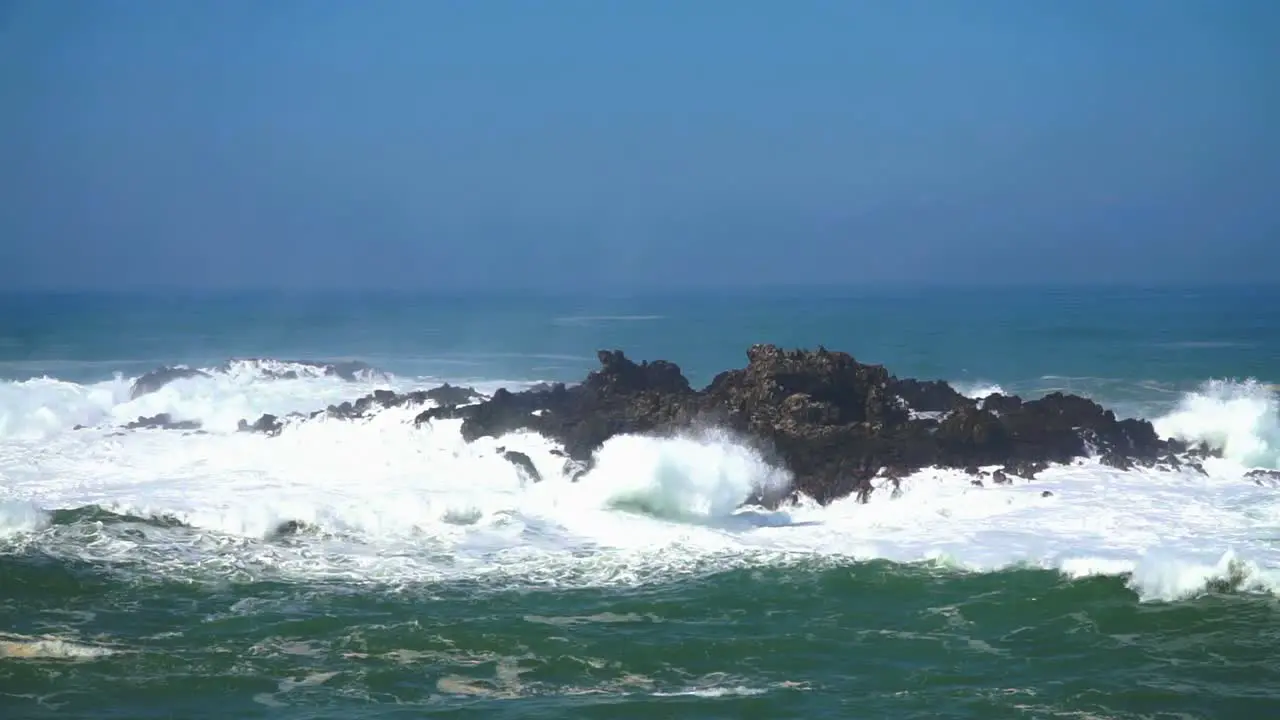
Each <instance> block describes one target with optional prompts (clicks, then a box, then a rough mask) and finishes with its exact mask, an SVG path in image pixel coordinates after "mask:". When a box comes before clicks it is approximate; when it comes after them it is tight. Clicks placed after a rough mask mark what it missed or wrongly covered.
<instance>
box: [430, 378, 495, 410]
mask: <svg viewBox="0 0 1280 720" xmlns="http://www.w3.org/2000/svg"><path fill="white" fill-rule="evenodd" d="M427 399H428V400H430V401H432V402H434V403H435V404H436V405H466V404H467V403H472V402H476V401H477V400H483V399H484V395H481V394H480V393H478V392H476V389H475V388H469V387H458V386H456V385H450V384H449V383H445V384H443V385H441V386H440V387H438V388H432V389H431V390H428V391H427Z"/></svg>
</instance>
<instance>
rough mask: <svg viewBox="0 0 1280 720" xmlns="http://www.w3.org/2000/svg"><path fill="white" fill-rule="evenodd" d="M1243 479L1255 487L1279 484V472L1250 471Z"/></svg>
mask: <svg viewBox="0 0 1280 720" xmlns="http://www.w3.org/2000/svg"><path fill="white" fill-rule="evenodd" d="M1244 477H1245V479H1246V480H1252V481H1253V482H1254V483H1255V484H1257V485H1271V484H1276V483H1280V470H1264V469H1258V470H1250V471H1249V472H1247V473H1245V474H1244Z"/></svg>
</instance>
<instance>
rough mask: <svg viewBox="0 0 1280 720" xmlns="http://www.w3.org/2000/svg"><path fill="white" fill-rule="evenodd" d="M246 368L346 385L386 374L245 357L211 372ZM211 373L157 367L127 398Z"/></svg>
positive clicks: (365, 367) (352, 363) (350, 365)
mask: <svg viewBox="0 0 1280 720" xmlns="http://www.w3.org/2000/svg"><path fill="white" fill-rule="evenodd" d="M244 368H249V369H250V370H251V372H253V373H256V374H257V375H258V376H260V377H262V378H263V379H266V380H297V379H298V378H301V377H336V378H340V379H342V380H346V381H347V382H356V381H358V380H369V379H383V380H385V379H386V378H387V375H386V374H385V373H383V372H382V371H380V370H378V369H376V368H374V367H373V366H372V365H369V364H368V363H364V362H360V361H359V360H344V361H340V362H316V361H312V360H271V359H266V358H247V359H242V360H228V361H227V362H225V363H223V364H221V365H219V366H218V367H217V368H215V369H214V372H220V373H229V372H234V371H236V370H242V369H244ZM212 376H213V373H212V372H209V371H206V370H198V369H195V368H189V367H160V368H156V369H155V370H152V371H151V372H149V373H146V374H144V375H142V376H140V377H139V378H138V379H137V380H134V381H133V386H132V387H131V388H130V390H129V397H130V399H133V400H136V399H138V398H140V397H142V396H143V395H147V394H149V393H153V392H155V391H157V390H159V389H160V388H162V387H164V386H165V385H168V384H169V383H171V382H174V381H176V380H185V379H187V378H208V377H212Z"/></svg>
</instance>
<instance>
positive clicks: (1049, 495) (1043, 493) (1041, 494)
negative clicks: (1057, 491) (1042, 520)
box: [1040, 490, 1053, 498]
mask: <svg viewBox="0 0 1280 720" xmlns="http://www.w3.org/2000/svg"><path fill="white" fill-rule="evenodd" d="M1040 497H1042V498H1047V497H1053V493H1051V492H1049V491H1048V490H1045V491H1044V492H1042V493H1040Z"/></svg>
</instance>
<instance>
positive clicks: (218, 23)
mask: <svg viewBox="0 0 1280 720" xmlns="http://www.w3.org/2000/svg"><path fill="white" fill-rule="evenodd" d="M1276 37H1280V3H1275V2H1269V1H1268V0H1257V1H1250V0H1240V1H1238V2H1221V1H1220V0H1203V1H1201V2H1186V1H1180V0H1163V1H1157V0H1129V1H1126V2H1116V1H1103V0H1072V1H1067V0H1062V1H1059V2H1052V1H1050V0H1045V1H1043V2H1017V1H1015V0H1000V1H994V0H993V1H989V2H984V1H979V0H974V1H972V2H942V1H938V0H928V1H925V0H901V1H899V2H873V1H871V0H865V1H859V0H840V1H832V2H803V1H801V0H791V1H788V2H781V1H770V2H764V1H761V0H737V1H735V2H729V1H727V0H725V1H723V2H713V1H712V0H705V1H701V2H675V1H665V0H645V1H643V2H641V1H640V0H632V1H630V2H620V1H613V2H610V1H608V0H557V1H555V2H533V1H532V0H527V1H524V2H516V1H511V2H500V1H499V0H492V1H490V2H462V1H461V0H458V1H450V0H431V1H425V0H404V1H396V0H376V1H363V2H356V1H355V0H345V1H340V0H333V1H332V2H304V1H302V0H274V1H273V2H269V3H264V2H251V1H249V0H217V1H216V2H215V1H213V0H205V1H203V2H197V1H196V0H191V1H190V2H163V1H161V0H99V1H97V2H92V3H89V2H84V3H70V2H63V3H55V2H47V1H42V0H31V1H26V0H0V196H2V197H3V201H2V202H0V285H3V286H8V287H57V288H139V287H153V286H181V287H192V288H234V287H257V288H262V287H289V288H310V287H325V288H335V287H336V288H355V287H360V288H376V287H388V288H403V289H417V288H432V287H448V288H471V287H494V286H506V287H525V286H528V287H546V288H575V287H584V288H585V287H596V286H614V287H621V286H625V287H632V286H634V287H654V286H658V287H662V286H699V285H702V286H721V285H755V284H772V283H788V284H796V283H809V282H813V283H848V284H860V283H869V282H874V283H881V282H891V283H911V282H927V283H934V282H974V283H987V282H992V283H1008V282H1119V281H1125V280H1136V281H1143V282H1159V281H1185V280H1204V281H1210V282H1231V281H1268V280H1272V279H1273V278H1275V273H1276V271H1275V268H1277V267H1280V199H1278V198H1277V195H1280V140H1278V139H1277V133H1280V82H1277V81H1276V77H1275V72H1276V71H1275V68H1277V67H1280V44H1277V43H1276V42H1275V40H1274V39H1275V38H1276Z"/></svg>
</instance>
